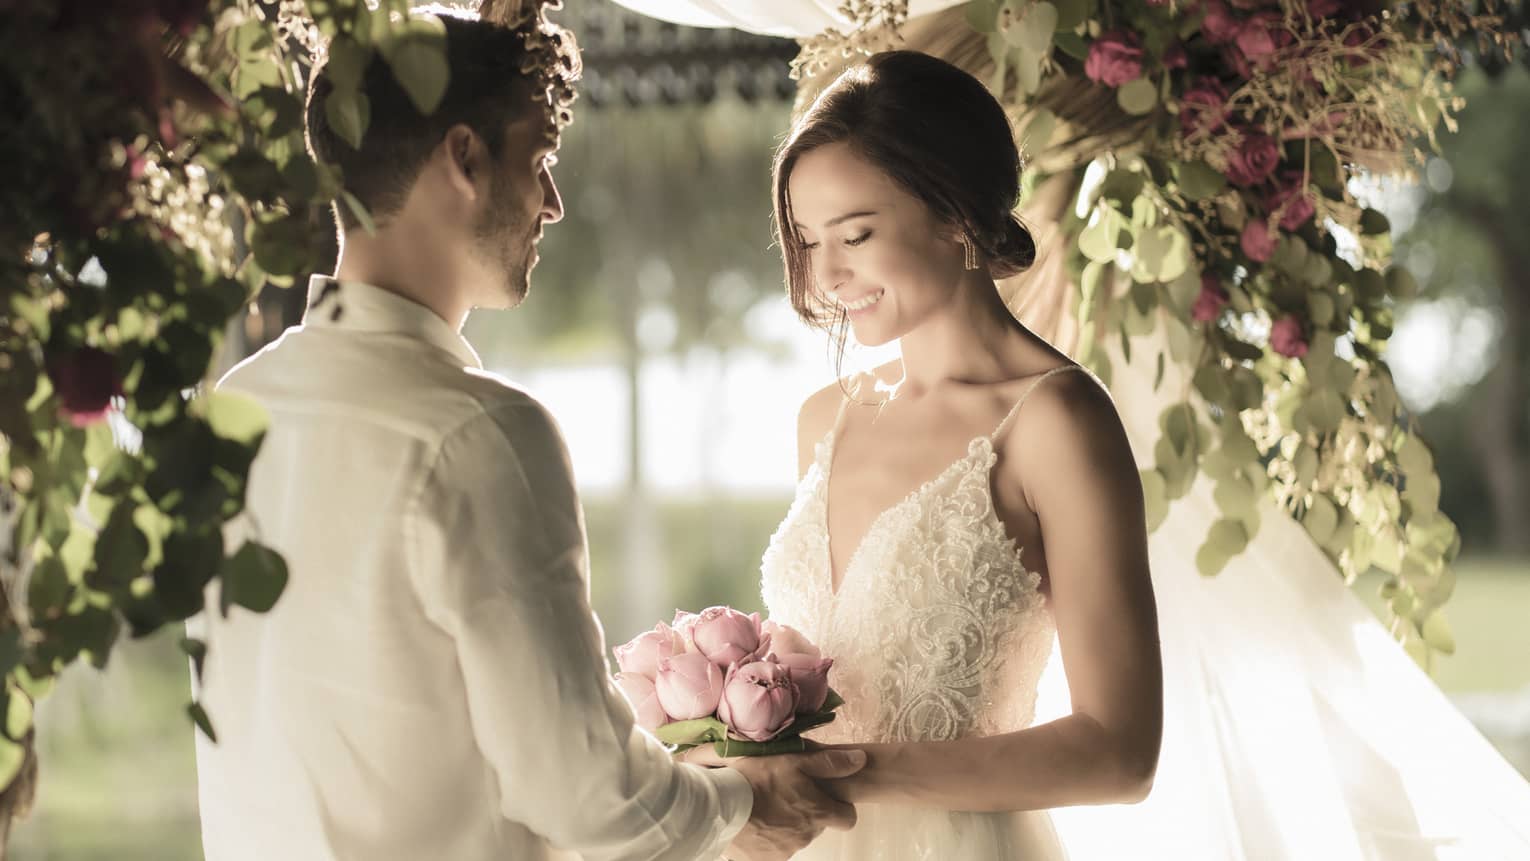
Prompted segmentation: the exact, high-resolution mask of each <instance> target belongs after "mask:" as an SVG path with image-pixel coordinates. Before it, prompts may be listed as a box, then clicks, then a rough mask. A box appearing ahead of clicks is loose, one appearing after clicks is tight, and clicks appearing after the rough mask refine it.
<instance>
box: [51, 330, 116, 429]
mask: <svg viewBox="0 0 1530 861" xmlns="http://www.w3.org/2000/svg"><path fill="white" fill-rule="evenodd" d="M44 366H45V368H46V370H47V372H48V378H49V379H50V380H52V381H53V389H54V391H56V392H57V393H58V400H59V411H60V412H62V413H63V414H64V417H65V418H67V419H68V420H69V423H70V424H72V425H74V426H75V427H86V426H89V425H93V424H95V423H96V422H99V421H101V420H102V419H104V418H106V414H107V413H108V412H110V411H111V406H112V398H113V397H116V396H117V395H120V394H122V380H121V378H120V377H119V376H118V375H117V360H116V359H115V358H113V357H112V354H111V353H108V352H106V351H105V350H100V349H97V348H95V347H81V348H79V349H78V350H73V351H71V352H68V353H64V354H61V355H58V356H54V357H53V358H50V359H48V360H47V362H46V363H45V365H44Z"/></svg>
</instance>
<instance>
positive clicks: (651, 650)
mask: <svg viewBox="0 0 1530 861" xmlns="http://www.w3.org/2000/svg"><path fill="white" fill-rule="evenodd" d="M612 651H613V652H614V653H615V654H616V665H617V666H619V667H621V668H622V672H624V673H637V674H639V675H642V676H647V677H648V678H650V679H652V678H654V676H656V675H657V674H658V672H659V659H661V658H667V657H669V656H670V655H678V654H680V653H681V652H684V651H685V637H683V636H681V634H680V632H679V631H676V630H675V629H674V628H671V627H670V626H668V625H666V624H664V623H663V622H660V623H659V624H657V625H655V626H653V630H652V631H644V632H643V633H641V634H638V635H637V636H636V637H633V638H632V639H631V640H630V641H628V642H627V643H625V644H623V645H620V646H617V647H616V648H615V649H613V650H612Z"/></svg>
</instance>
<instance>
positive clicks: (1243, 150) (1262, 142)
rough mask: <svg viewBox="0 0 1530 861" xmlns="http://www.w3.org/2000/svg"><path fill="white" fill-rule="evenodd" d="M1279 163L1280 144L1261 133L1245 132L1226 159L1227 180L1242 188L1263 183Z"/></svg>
mask: <svg viewBox="0 0 1530 861" xmlns="http://www.w3.org/2000/svg"><path fill="white" fill-rule="evenodd" d="M1279 163H1280V144H1278V143H1276V142H1275V139H1274V138H1272V137H1270V136H1269V135H1267V134H1264V133H1263V132H1254V131H1251V132H1246V133H1245V134H1244V136H1243V142H1242V143H1240V144H1238V148H1237V149H1235V150H1233V151H1232V153H1231V154H1229V155H1228V157H1227V178H1228V179H1229V180H1231V181H1232V183H1233V184H1234V185H1241V186H1244V187H1247V186H1250V185H1254V184H1255V183H1258V182H1263V181H1264V178H1265V177H1267V176H1269V175H1270V174H1271V173H1273V172H1274V170H1275V166H1276V165H1277V164H1279Z"/></svg>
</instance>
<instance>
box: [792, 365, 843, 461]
mask: <svg viewBox="0 0 1530 861" xmlns="http://www.w3.org/2000/svg"><path fill="white" fill-rule="evenodd" d="M845 387H846V381H844V380H835V381H834V382H832V383H830V384H828V385H827V386H824V387H823V388H821V389H819V390H818V391H816V392H814V393H812V394H811V395H808V397H807V400H805V401H803V402H802V408H801V409H800V410H798V411H797V476H798V477H799V478H800V477H802V476H803V475H805V474H806V473H807V468H808V466H810V465H811V464H812V462H813V453H814V452H813V450H814V448H815V447H816V446H817V445H818V442H819V441H820V440H822V439H823V438H824V436H825V435H826V434H828V432H829V428H830V427H832V426H833V425H834V417H835V416H837V415H839V407H840V404H841V403H842V402H843V401H844V399H845Z"/></svg>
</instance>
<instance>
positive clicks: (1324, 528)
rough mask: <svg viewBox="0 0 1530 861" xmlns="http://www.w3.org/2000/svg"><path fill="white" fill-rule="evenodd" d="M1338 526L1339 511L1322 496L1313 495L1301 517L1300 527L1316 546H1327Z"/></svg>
mask: <svg viewBox="0 0 1530 861" xmlns="http://www.w3.org/2000/svg"><path fill="white" fill-rule="evenodd" d="M1338 525H1339V510H1338V509H1337V508H1336V507H1334V504H1333V503H1332V502H1330V501H1329V500H1328V497H1326V496H1324V495H1322V494H1314V495H1313V497H1312V504H1311V505H1309V506H1308V507H1307V513H1306V514H1304V515H1302V526H1305V527H1306V528H1307V534H1309V535H1311V536H1312V540H1313V541H1316V542H1317V543H1318V544H1322V545H1325V546H1326V545H1327V544H1328V542H1329V540H1330V539H1331V538H1333V534H1334V531H1335V529H1337V527H1338Z"/></svg>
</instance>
